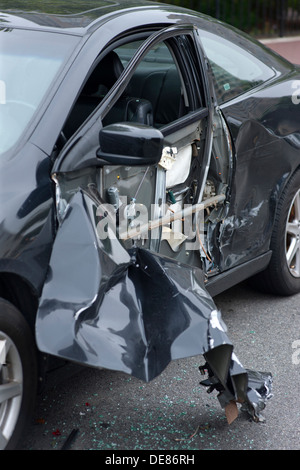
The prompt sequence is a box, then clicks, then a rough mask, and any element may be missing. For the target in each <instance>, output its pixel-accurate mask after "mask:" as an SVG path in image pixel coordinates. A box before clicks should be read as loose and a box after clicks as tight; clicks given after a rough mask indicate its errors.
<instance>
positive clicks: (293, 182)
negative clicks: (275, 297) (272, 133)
mask: <svg viewBox="0 0 300 470" xmlns="http://www.w3.org/2000/svg"><path fill="white" fill-rule="evenodd" d="M270 248H271V250H272V257H271V261H270V264H269V266H268V268H267V269H266V270H265V271H264V272H262V273H260V274H259V275H258V276H257V277H256V284H257V285H260V287H262V288H263V290H265V291H267V292H270V293H273V294H279V295H293V294H296V293H298V292H300V171H297V172H296V173H295V174H294V175H293V176H292V178H291V179H290V181H289V182H288V184H287V186H286V188H285V189H284V191H283V194H282V196H281V198H280V200H279V203H278V209H277V215H276V217H275V221H274V228H273V234H272V238H271V245H270Z"/></svg>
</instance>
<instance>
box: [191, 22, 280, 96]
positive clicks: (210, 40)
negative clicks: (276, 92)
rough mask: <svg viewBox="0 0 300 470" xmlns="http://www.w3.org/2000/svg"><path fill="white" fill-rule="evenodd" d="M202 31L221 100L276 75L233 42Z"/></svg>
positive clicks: (236, 94) (202, 38)
mask: <svg viewBox="0 0 300 470" xmlns="http://www.w3.org/2000/svg"><path fill="white" fill-rule="evenodd" d="M200 35H201V41H202V44H203V47H204V50H205V53H206V55H207V57H208V59H209V61H210V64H211V67H212V71H213V79H214V85H215V90H216V95H217V99H218V102H219V103H223V102H225V101H228V100H230V99H232V98H235V97H236V96H238V95H240V94H241V93H244V92H245V91H247V90H249V89H251V88H253V87H255V86H257V85H259V84H261V83H263V82H265V81H267V80H269V79H270V78H272V77H273V76H274V70H273V69H272V68H270V67H268V66H267V65H265V64H264V63H263V62H262V61H260V60H259V59H258V58H257V57H255V56H254V55H252V54H251V53H250V52H248V51H246V50H245V49H242V48H241V47H239V46H237V45H236V44H234V43H233V42H231V41H228V40H226V39H224V38H223V37H219V36H217V35H215V34H212V33H208V32H206V31H201V32H200Z"/></svg>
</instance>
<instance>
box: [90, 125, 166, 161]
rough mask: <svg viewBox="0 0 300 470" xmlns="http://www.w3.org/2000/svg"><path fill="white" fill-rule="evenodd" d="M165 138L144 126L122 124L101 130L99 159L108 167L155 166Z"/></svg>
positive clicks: (155, 130)
mask: <svg viewBox="0 0 300 470" xmlns="http://www.w3.org/2000/svg"><path fill="white" fill-rule="evenodd" d="M163 141H164V137H163V135H162V133H161V132H160V131H159V130H158V129H154V128H153V127H150V126H146V125H144V124H129V123H126V122H121V123H117V124H111V125H109V126H106V127H104V128H103V129H101V131H100V133H99V143H100V148H99V149H98V151H97V157H98V158H99V159H101V160H102V161H103V164H106V165H131V166H134V165H155V164H156V163H158V162H159V160H160V158H161V155H162V150H163Z"/></svg>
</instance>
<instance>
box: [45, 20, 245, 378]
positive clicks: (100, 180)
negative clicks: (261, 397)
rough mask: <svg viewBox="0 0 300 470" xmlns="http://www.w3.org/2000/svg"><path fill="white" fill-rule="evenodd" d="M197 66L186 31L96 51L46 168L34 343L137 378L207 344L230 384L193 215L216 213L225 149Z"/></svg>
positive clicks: (228, 348) (224, 179)
mask: <svg viewBox="0 0 300 470" xmlns="http://www.w3.org/2000/svg"><path fill="white" fill-rule="evenodd" d="M145 36H146V37H145ZM116 56H117V58H116ZM102 61H104V62H102ZM202 61H203V58H202V55H201V50H200V49H199V48H198V46H197V42H196V41H195V31H194V29H193V28H192V27H190V26H186V27H185V26H180V27H171V28H167V29H163V30H161V31H156V32H155V31H154V32H153V34H151V35H150V34H149V32H147V34H146V35H145V34H142V35H141V32H140V31H139V32H138V33H137V34H133V33H131V34H130V36H128V37H126V38H125V39H124V38H123V39H121V40H118V41H116V42H115V43H113V44H111V45H110V47H108V48H107V49H106V50H105V51H104V52H103V53H101V55H100V56H99V58H98V59H97V61H96V63H95V68H94V72H95V73H94V74H93V73H92V74H91V75H90V76H89V77H88V78H87V81H86V83H85V84H84V86H83V88H82V93H81V95H80V96H79V98H78V100H77V102H76V103H75V105H74V108H73V111H72V112H71V113H70V121H69V122H67V123H66V124H65V127H64V129H63V130H62V134H63V135H64V136H66V138H67V139H68V142H67V144H66V146H65V147H64V149H63V150H62V151H61V153H60V155H59V156H58V158H57V160H56V162H55V164H54V167H53V174H52V178H53V180H54V182H55V184H56V205H57V221H58V230H57V234H56V238H55V242H54V247H53V252H52V256H51V260H50V264H49V273H48V277H47V280H46V282H45V285H44V289H43V293H42V296H41V299H40V305H39V310H38V315H37V322H36V337H37V344H38V347H39V349H40V350H41V351H44V352H47V353H50V354H53V355H57V356H60V357H64V358H66V359H70V360H75V361H77V362H80V363H83V364H89V365H92V366H97V367H105V368H110V369H117V370H122V371H124V372H127V373H130V374H132V375H134V376H136V377H139V378H142V379H143V380H151V379H152V378H154V377H155V376H156V375H158V374H159V373H160V372H161V371H162V370H163V369H164V368H165V367H166V365H167V364H168V362H169V361H170V360H171V359H174V358H176V357H185V356H190V355H195V354H199V353H201V354H205V355H206V357H209V358H210V361H211V365H212V367H213V368H214V370H216V371H218V376H219V377H220V380H221V381H222V383H223V384H224V386H226V382H227V378H228V368H229V365H230V364H232V362H231V361H232V359H231V353H232V345H231V343H230V341H229V340H228V339H227V337H226V333H225V328H224V327H223V326H222V323H221V321H220V320H219V317H218V314H217V310H216V308H215V305H214V302H213V300H212V298H211V297H210V295H209V294H208V293H207V291H206V290H205V272H204V271H203V257H204V258H205V259H206V260H207V262H208V263H209V262H210V261H211V260H210V259H209V258H208V257H207V253H206V250H205V248H204V246H203V244H202V242H201V237H199V238H198V232H199V227H200V225H198V223H199V219H201V217H202V216H201V217H199V218H198V215H199V214H202V215H203V214H204V210H205V209H207V213H206V217H208V219H210V220H212V222H211V223H212V224H214V223H215V220H216V219H218V217H219V216H220V212H221V211H222V210H223V202H224V200H225V199H226V195H225V193H226V188H227V185H228V179H229V177H230V171H229V168H230V165H229V164H228V161H227V159H229V158H230V157H229V156H230V152H229V151H228V145H227V144H228V140H227V137H226V133H225V132H224V128H223V127H222V126H223V124H222V120H221V116H220V114H219V112H218V110H215V109H214V107H213V106H212V100H211V96H210V87H209V83H208V81H207V78H206V75H205V72H204V69H203V65H204V63H203V62H202ZM98 63H99V64H101V63H102V65H103V64H105V67H104V66H102V67H98ZM98 69H99V70H100V71H102V72H105V76H106V78H105V80H106V82H105V80H104V79H102V81H99V80H100V79H99V76H98V71H99V70H98ZM96 76H97V86H96V89H95V87H94V85H95V83H94V82H95V78H96ZM104 82H105V83H104ZM95 103H96V105H95ZM90 105H91V107H90V109H92V111H91V112H90V114H88V117H87V120H86V121H85V122H83V123H82V122H79V123H78V122H75V121H76V119H77V118H78V116H79V118H80V119H81V120H82V119H84V118H82V114H81V113H83V112H86V108H87V107H89V106H90ZM76 107H77V108H78V109H79V114H78V113H77V114H76ZM77 111H78V110H77ZM74 113H75V114H74ZM70 126H73V131H71V132H70V135H66V134H68V129H69V128H70ZM74 129H75V133H74V134H72V132H74ZM132 136H133V137H132ZM99 139H100V144H99ZM99 145H100V146H99ZM149 146H150V147H149ZM148 147H149V148H150V149H151V152H150V155H149V152H148V150H147V149H148ZM219 147H223V148H222V151H223V152H225V155H226V158H225V159H224V160H226V163H224V162H222V161H219V162H218V156H220V153H218V154H216V152H217V151H218V152H221V150H220V149H219V150H218V148H219ZM155 149H156V150H155ZM223 155H224V153H223ZM213 157H214V158H215V160H214V161H212V159H213ZM171 170H172V171H171ZM223 170H224V171H223ZM168 172H169V173H168ZM222 172H223V173H222ZM209 173H211V178H215V183H211V184H210V185H209V184H208V183H207V178H208V174H209ZM204 193H207V194H206V195H205V194H204ZM185 205H187V207H185ZM219 205H220V206H219ZM176 206H177V207H179V208H176ZM214 211H216V212H217V214H216V215H214ZM145 214H146V215H145ZM149 214H150V215H151V217H149ZM174 214H175V217H174ZM168 217H169V219H168ZM203 217H204V215H203ZM187 219H190V220H189V222H190V223H189V224H188V232H187V233H185V232H184V228H183V225H184V222H186V220H187ZM144 226H146V229H145V227H144ZM141 227H142V229H141ZM143 227H144V229H143ZM165 229H166V230H165ZM170 234H171V236H170ZM195 239H197V240H196V241H195ZM200 242H201V243H200ZM209 260H210V261H209ZM182 261H184V264H183V262H182ZM212 338H213V340H212ZM212 344H213V348H212ZM214 348H217V353H216V350H215V349H214ZM236 367H237V369H238V370H239V367H240V366H239V365H238V364H236ZM233 369H235V368H234V367H233ZM235 373H236V370H235ZM242 376H243V377H244V375H243V372H242ZM241 380H242V381H243V380H244V378H243V379H241Z"/></svg>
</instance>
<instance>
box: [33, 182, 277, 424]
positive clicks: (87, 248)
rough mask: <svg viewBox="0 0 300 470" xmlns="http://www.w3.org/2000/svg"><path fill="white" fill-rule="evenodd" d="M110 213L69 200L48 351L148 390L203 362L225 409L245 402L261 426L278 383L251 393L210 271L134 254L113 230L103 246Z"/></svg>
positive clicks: (53, 275)
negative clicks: (183, 365) (178, 363)
mask: <svg viewBox="0 0 300 470" xmlns="http://www.w3.org/2000/svg"><path fill="white" fill-rule="evenodd" d="M105 212H106V208H105V206H104V207H103V208H102V207H101V205H98V204H96V203H95V201H94V200H93V198H92V197H91V196H90V195H88V194H87V193H86V192H84V191H82V190H79V191H78V192H77V193H76V194H75V195H74V196H73V198H72V200H71V201H70V204H69V206H68V209H67V211H66V214H65V217H64V220H63V222H62V224H61V227H60V229H59V231H58V234H57V237H56V241H55V244H54V247H53V251H52V255H51V260H50V263H49V272H48V276H47V279H46V282H45V284H44V288H43V292H42V296H41V299H40V307H39V312H38V316H37V322H36V340H37V345H38V347H39V349H40V350H41V351H44V352H46V353H49V354H51V355H54V356H59V357H62V358H65V359H68V360H72V361H75V362H79V363H81V364H86V365H90V366H95V367H104V368H108V369H112V370H118V371H122V372H125V373H127V374H131V375H133V376H135V377H137V378H138V379H141V380H144V381H146V382H148V381H150V380H152V379H154V378H155V377H156V376H157V375H159V374H160V373H161V372H162V371H163V370H164V369H165V368H166V367H167V365H168V364H169V362H170V361H171V360H174V359H179V358H183V357H188V356H197V355H199V354H201V355H203V356H204V358H205V360H206V366H205V367H207V368H208V369H209V371H210V379H209V384H210V386H213V387H216V388H217V390H218V391H219V400H220V403H221V405H222V406H223V407H226V406H227V405H229V404H230V402H232V401H234V402H236V401H238V402H242V403H244V405H245V406H246V407H247V410H248V411H249V412H250V413H251V414H252V416H253V417H255V419H256V420H258V419H260V411H261V409H263V408H264V406H265V402H266V400H267V399H268V398H270V393H269V390H270V387H271V385H270V384H271V378H270V376H269V375H267V378H265V376H260V382H259V387H258V386H257V384H255V386H257V388H260V392H261V389H262V383H263V384H265V385H264V386H263V393H259V392H258V391H257V390H256V389H253V388H252V387H251V383H250V381H248V378H247V377H248V375H247V374H248V372H247V371H246V370H245V369H244V368H243V366H242V365H241V364H240V362H239V361H238V359H237V358H236V356H235V354H234V353H233V345H232V343H231V342H230V340H229V339H228V337H227V333H226V327H225V325H224V324H223V322H222V319H221V317H220V313H219V312H218V310H217V308H216V306H215V304H214V301H213V299H212V298H211V296H210V295H209V294H208V292H207V291H206V289H205V286H204V275H203V271H202V270H199V269H198V268H194V267H191V266H188V265H183V264H181V263H178V262H176V261H174V260H171V259H169V258H166V257H164V256H162V255H159V254H156V253H153V252H151V251H149V250H146V249H143V248H139V247H134V246H133V248H132V249H131V250H129V251H127V250H125V249H124V247H123V246H122V245H121V243H120V241H119V240H118V239H117V238H116V237H115V236H114V234H113V232H110V231H108V236H107V237H106V238H105V239H103V238H102V237H99V235H98V233H97V223H98V218H99V216H100V217H101V214H102V215H103V214H104V213H105ZM66 260H68V263H66ZM204 385H206V383H204ZM253 390H254V392H255V393H254V396H252V395H251V393H252V392H253ZM266 390H268V391H267V392H266Z"/></svg>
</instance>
